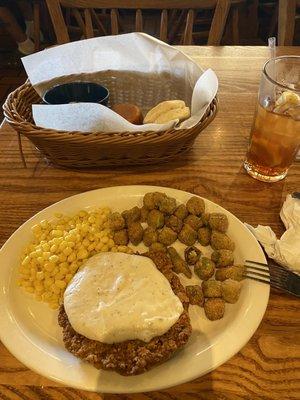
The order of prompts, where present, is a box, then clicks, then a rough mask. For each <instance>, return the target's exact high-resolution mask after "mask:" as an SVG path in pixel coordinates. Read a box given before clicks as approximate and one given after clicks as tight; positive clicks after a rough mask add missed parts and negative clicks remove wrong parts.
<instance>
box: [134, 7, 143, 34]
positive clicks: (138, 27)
mask: <svg viewBox="0 0 300 400" xmlns="http://www.w3.org/2000/svg"><path fill="white" fill-rule="evenodd" d="M135 31H136V32H142V31H143V14H142V10H141V9H140V8H138V9H137V10H136V12H135Z"/></svg>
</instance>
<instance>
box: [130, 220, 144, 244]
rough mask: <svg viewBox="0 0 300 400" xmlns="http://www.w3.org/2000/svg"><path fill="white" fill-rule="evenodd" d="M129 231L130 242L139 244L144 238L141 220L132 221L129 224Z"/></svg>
mask: <svg viewBox="0 0 300 400" xmlns="http://www.w3.org/2000/svg"><path fill="white" fill-rule="evenodd" d="M127 233H128V238H129V240H130V242H131V243H132V244H134V245H135V246H137V245H138V244H139V243H140V242H141V241H142V239H143V234H144V229H143V227H142V225H141V224H140V223H139V222H131V223H130V224H129V225H128V230H127Z"/></svg>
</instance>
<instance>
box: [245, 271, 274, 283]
mask: <svg viewBox="0 0 300 400" xmlns="http://www.w3.org/2000/svg"><path fill="white" fill-rule="evenodd" d="M243 276H244V277H245V278H249V279H253V280H254V281H257V282H262V283H266V284H267V285H270V281H268V280H266V279H261V278H257V277H255V276H253V275H248V274H247V273H245V274H243Z"/></svg>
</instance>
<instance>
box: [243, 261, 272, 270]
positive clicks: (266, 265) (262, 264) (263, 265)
mask: <svg viewBox="0 0 300 400" xmlns="http://www.w3.org/2000/svg"><path fill="white" fill-rule="evenodd" d="M245 263H251V264H254V265H257V266H258V265H261V266H262V267H267V268H268V269H269V267H268V264H264V263H261V262H258V261H251V260H246V261H245Z"/></svg>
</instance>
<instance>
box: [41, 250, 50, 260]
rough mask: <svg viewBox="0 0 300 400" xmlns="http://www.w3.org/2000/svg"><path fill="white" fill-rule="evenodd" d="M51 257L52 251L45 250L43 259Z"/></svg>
mask: <svg viewBox="0 0 300 400" xmlns="http://www.w3.org/2000/svg"><path fill="white" fill-rule="evenodd" d="M50 257H51V253H50V251H45V252H44V253H43V259H44V260H45V261H47V260H49V258H50Z"/></svg>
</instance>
